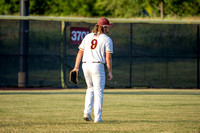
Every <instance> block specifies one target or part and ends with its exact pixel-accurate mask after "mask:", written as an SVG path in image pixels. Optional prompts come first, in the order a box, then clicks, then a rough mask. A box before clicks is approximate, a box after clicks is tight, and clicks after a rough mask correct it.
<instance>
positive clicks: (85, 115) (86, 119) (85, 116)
mask: <svg viewBox="0 0 200 133" xmlns="http://www.w3.org/2000/svg"><path fill="white" fill-rule="evenodd" d="M83 119H84V120H85V121H92V117H91V116H90V114H84V116H83Z"/></svg>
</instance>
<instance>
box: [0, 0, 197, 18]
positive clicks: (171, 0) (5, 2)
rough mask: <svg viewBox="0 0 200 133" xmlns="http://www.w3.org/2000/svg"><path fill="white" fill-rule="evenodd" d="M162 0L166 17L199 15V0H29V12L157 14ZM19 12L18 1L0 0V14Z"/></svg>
mask: <svg viewBox="0 0 200 133" xmlns="http://www.w3.org/2000/svg"><path fill="white" fill-rule="evenodd" d="M161 1H163V3H164V15H165V16H170V15H171V16H199V15H200V1H199V0H112V1H110V0H84V1H83V0H73V1H72V0H51V1H49V0H29V2H30V7H29V11H30V15H54V16H83V17H98V16H109V17H121V18H130V17H140V16H146V15H148V16H150V17H153V16H159V15H160V11H161V7H160V6H161ZM19 12H20V0H0V14H1V15H14V14H19Z"/></svg>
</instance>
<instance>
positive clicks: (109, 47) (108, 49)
mask: <svg viewBox="0 0 200 133" xmlns="http://www.w3.org/2000/svg"><path fill="white" fill-rule="evenodd" d="M106 53H113V42H112V40H111V39H110V38H109V39H108V41H107V43H106Z"/></svg>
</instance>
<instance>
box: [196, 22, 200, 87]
mask: <svg viewBox="0 0 200 133" xmlns="http://www.w3.org/2000/svg"><path fill="white" fill-rule="evenodd" d="M199 56H200V49H199V24H198V25H197V88H198V89H199Z"/></svg>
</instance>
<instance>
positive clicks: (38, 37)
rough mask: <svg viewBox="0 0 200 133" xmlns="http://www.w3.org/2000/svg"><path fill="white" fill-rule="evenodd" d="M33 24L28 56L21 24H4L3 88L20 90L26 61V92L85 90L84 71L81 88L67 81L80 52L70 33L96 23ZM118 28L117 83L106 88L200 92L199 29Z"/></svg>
mask: <svg viewBox="0 0 200 133" xmlns="http://www.w3.org/2000/svg"><path fill="white" fill-rule="evenodd" d="M21 21H22V20H21ZM28 22H29V23H28V24H29V31H28V54H26V55H22V54H21V53H20V51H21V50H22V47H21V46H20V42H21V40H20V39H21V38H20V20H6V19H2V20H1V19H0V87H17V86H18V84H19V72H20V65H21V64H20V60H21V59H22V56H26V57H27V61H26V62H27V64H28V65H27V77H28V78H27V87H52V88H61V87H68V88H74V87H78V88H86V84H85V80H84V76H83V72H82V69H80V83H79V85H78V86H76V85H73V84H71V83H70V82H69V80H68V79H69V72H70V71H71V70H72V69H73V67H74V64H75V58H76V54H77V52H78V44H77V45H76V44H71V43H70V38H71V33H70V28H71V27H84V28H89V29H90V31H92V29H93V27H94V25H95V23H87V22H70V21H69V22H67V21H65V22H61V21H46V20H43V21H42V20H28ZM113 24H114V25H113V26H112V27H111V28H110V32H109V36H110V37H111V39H112V40H113V44H114V53H113V76H114V78H113V80H111V81H107V82H106V88H133V87H136V88H138V87H142V88H143V87H144V88H146V87H149V88H199V25H198V24H168V23H162V24H160V23H148V22H147V23H122V22H120V23H119V22H114V23H113ZM80 68H81V66H80ZM106 72H107V71H106Z"/></svg>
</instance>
